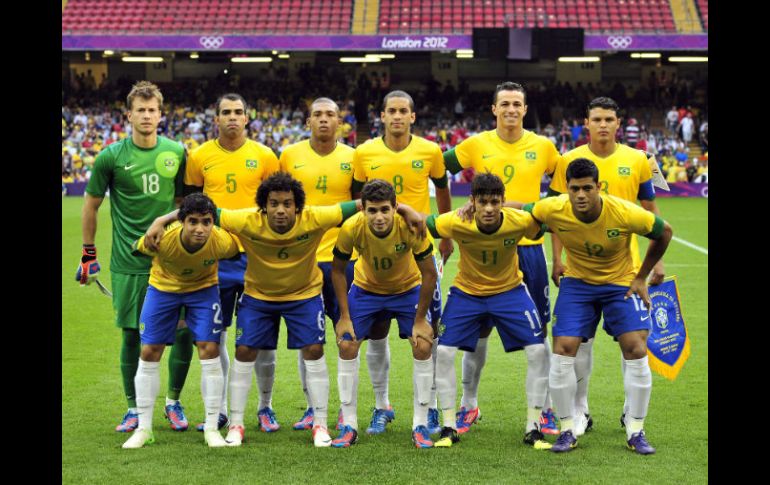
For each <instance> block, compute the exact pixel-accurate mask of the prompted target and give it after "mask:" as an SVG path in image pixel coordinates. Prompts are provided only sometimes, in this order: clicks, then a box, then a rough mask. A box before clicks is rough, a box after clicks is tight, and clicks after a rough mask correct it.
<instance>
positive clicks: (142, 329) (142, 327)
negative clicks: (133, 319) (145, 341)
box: [139, 322, 144, 335]
mask: <svg viewBox="0 0 770 485" xmlns="http://www.w3.org/2000/svg"><path fill="white" fill-rule="evenodd" d="M143 333H144V322H140V323H139V334H140V335H141V334H143Z"/></svg>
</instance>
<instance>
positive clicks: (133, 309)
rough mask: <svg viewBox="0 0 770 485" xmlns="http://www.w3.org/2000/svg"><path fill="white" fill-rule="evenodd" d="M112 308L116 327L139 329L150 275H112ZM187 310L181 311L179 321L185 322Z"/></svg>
mask: <svg viewBox="0 0 770 485" xmlns="http://www.w3.org/2000/svg"><path fill="white" fill-rule="evenodd" d="M111 276H112V308H113V309H114V310H115V326H117V327H118V328H133V329H135V330H138V329H139V320H140V317H141V316H142V305H143V304H144V296H145V295H146V294H147V287H148V286H149V281H150V275H149V274H122V273H111ZM184 317H185V309H184V308H182V309H181V310H180V311H179V319H180V320H184Z"/></svg>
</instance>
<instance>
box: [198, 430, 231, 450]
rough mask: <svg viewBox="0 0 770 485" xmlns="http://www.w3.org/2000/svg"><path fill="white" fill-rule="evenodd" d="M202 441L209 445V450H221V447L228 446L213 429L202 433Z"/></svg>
mask: <svg viewBox="0 0 770 485" xmlns="http://www.w3.org/2000/svg"><path fill="white" fill-rule="evenodd" d="M203 439H205V440H206V444H207V445H209V448H221V447H223V446H228V443H227V441H225V439H224V438H222V435H221V434H219V431H217V430H215V429H214V430H211V431H204V432H203Z"/></svg>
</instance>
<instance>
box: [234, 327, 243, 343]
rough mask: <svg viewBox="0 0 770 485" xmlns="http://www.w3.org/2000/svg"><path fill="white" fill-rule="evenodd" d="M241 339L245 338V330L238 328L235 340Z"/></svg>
mask: <svg viewBox="0 0 770 485" xmlns="http://www.w3.org/2000/svg"><path fill="white" fill-rule="evenodd" d="M241 337H243V328H241V327H238V330H236V331H235V340H238V339H240V338H241Z"/></svg>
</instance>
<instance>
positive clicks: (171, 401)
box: [166, 396, 179, 406]
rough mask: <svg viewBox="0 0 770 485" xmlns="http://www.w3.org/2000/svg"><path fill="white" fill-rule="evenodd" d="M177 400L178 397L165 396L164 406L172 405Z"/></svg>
mask: <svg viewBox="0 0 770 485" xmlns="http://www.w3.org/2000/svg"><path fill="white" fill-rule="evenodd" d="M178 402H179V399H171V398H170V397H168V396H166V406H172V405H174V404H176V403H178Z"/></svg>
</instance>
